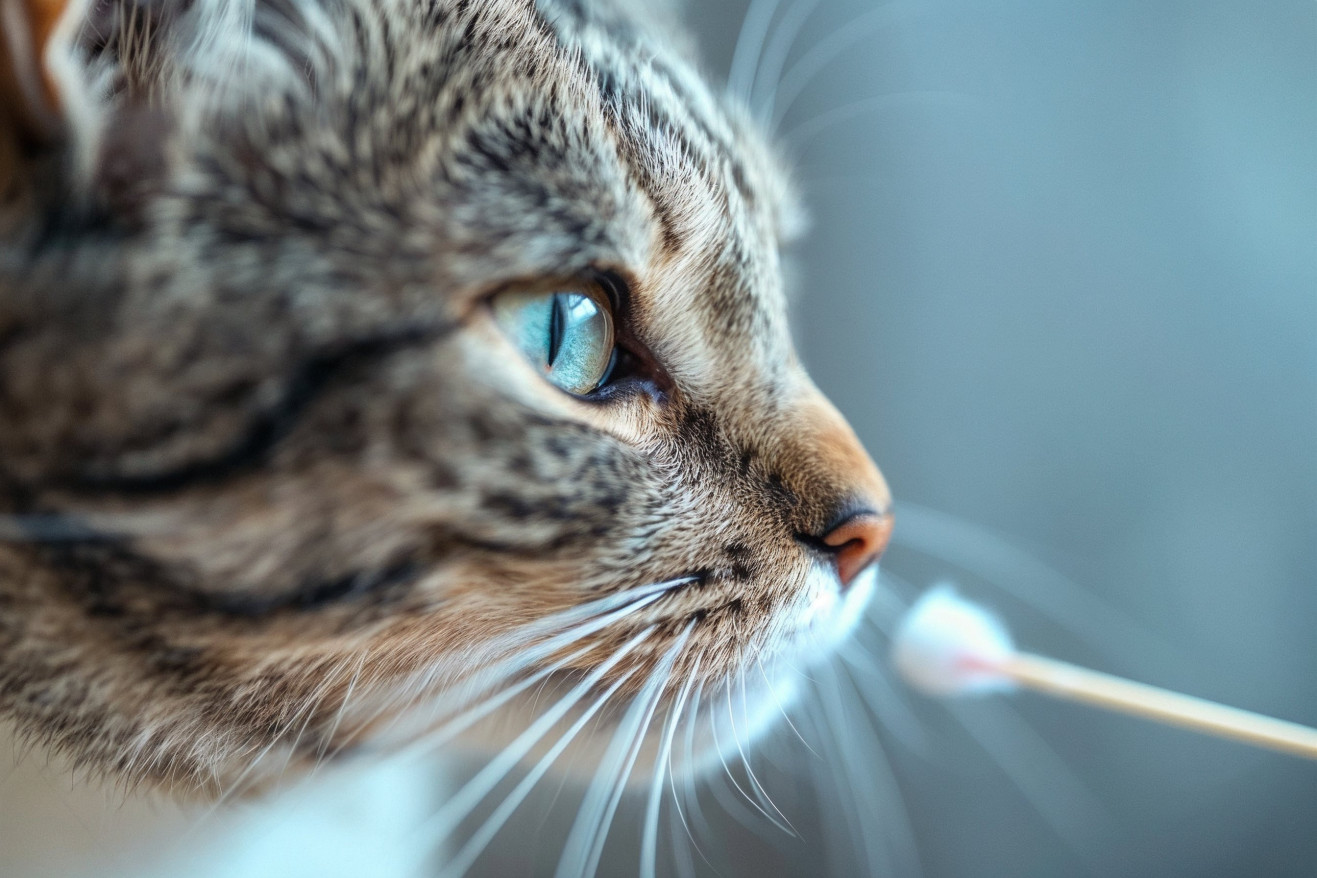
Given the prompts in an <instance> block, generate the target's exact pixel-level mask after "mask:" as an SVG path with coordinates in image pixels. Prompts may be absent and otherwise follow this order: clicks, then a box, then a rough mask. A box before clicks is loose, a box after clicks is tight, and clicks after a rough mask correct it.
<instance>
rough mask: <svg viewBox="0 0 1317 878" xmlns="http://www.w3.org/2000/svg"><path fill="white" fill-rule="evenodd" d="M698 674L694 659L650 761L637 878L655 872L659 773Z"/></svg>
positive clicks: (669, 753)
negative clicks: (650, 775) (650, 771)
mask: <svg viewBox="0 0 1317 878" xmlns="http://www.w3.org/2000/svg"><path fill="white" fill-rule="evenodd" d="M694 624H695V623H694V622H692V623H691V624H690V625H687V626H686V632H685V634H683V635H682V641H683V642H684V641H685V639H686V638H687V637H688V636H689V635H690V632H691V628H692V626H693V625H694ZM699 671H700V657H699V656H697V657H696V659H695V663H694V666H693V667H692V668H691V669H690V671H689V673H688V676H687V678H686V682H685V683H683V684H682V687H681V691H680V692H678V693H677V700H676V702H675V703H674V704H673V706H672V714H671V715H670V716H669V717H668V721H667V723H665V724H664V727H663V739H662V740H661V741H660V742H659V748H658V752H657V754H656V756H655V759H654V777H653V778H652V779H651V780H650V786H649V801H648V802H647V803H646V806H645V828H644V832H643V834H642V836H641V842H640V875H641V878H654V875H655V872H656V871H657V868H658V822H659V804H660V799H661V797H662V795H663V770H664V767H665V766H666V765H668V764H670V762H671V758H672V738H673V736H674V735H675V734H676V732H677V723H678V722H680V721H681V711H682V709H683V708H684V707H685V706H686V698H687V697H688V696H689V695H690V691H691V685H692V684H693V683H694V682H695V677H696V675H698V674H699Z"/></svg>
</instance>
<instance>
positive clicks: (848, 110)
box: [777, 89, 980, 154]
mask: <svg viewBox="0 0 1317 878" xmlns="http://www.w3.org/2000/svg"><path fill="white" fill-rule="evenodd" d="M934 105H941V106H946V107H952V108H955V109H959V110H965V109H971V110H978V109H980V104H979V103H978V102H977V101H975V100H974V99H972V98H970V97H968V96H967V95H964V94H960V93H957V92H950V91H939V90H935V89H914V90H910V91H898V92H889V93H887V94H881V95H874V96H873V97H868V98H860V99H859V100H855V101H850V102H848V103H845V104H842V105H841V106H840V107H834V108H832V109H830V110H825V111H824V112H822V113H818V114H817V115H814V116H812V117H810V118H809V119H806V120H805V121H804V122H801V123H799V124H797V125H796V126H795V127H794V128H791V129H788V130H787V131H785V132H783V133H782V134H780V135H779V136H778V138H777V139H778V142H779V143H781V144H782V145H783V146H784V147H785V148H786V149H787V150H788V151H790V152H791V153H793V154H794V153H799V152H800V151H801V150H802V149H803V148H804V146H805V145H806V144H807V143H809V141H811V140H813V139H814V138H815V137H817V136H818V135H820V134H822V133H823V132H824V131H826V130H828V129H829V128H831V127H832V126H833V125H838V124H840V123H842V122H848V121H850V120H852V119H858V118H860V117H862V116H864V115H866V114H868V113H871V112H874V111H875V110H890V109H894V108H898V107H915V108H918V109H926V108H928V107H930V106H934Z"/></svg>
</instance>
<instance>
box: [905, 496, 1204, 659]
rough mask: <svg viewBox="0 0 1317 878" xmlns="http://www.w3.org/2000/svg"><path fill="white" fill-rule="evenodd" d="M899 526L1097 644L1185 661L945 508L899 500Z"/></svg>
mask: <svg viewBox="0 0 1317 878" xmlns="http://www.w3.org/2000/svg"><path fill="white" fill-rule="evenodd" d="M900 516H901V526H900V527H898V528H897V529H896V530H895V531H894V532H893V540H894V541H895V542H896V543H897V544H898V545H901V546H904V547H906V548H908V549H912V550H914V551H916V552H919V553H920V554H923V555H927V556H928V557H930V558H935V559H937V560H939V561H943V562H945V563H948V564H952V565H955V566H956V567H959V568H960V569H962V570H965V571H968V572H970V573H973V574H974V575H975V576H977V577H979V578H981V579H982V580H983V581H984V582H986V583H988V584H990V585H992V586H993V587H995V588H997V589H999V590H1000V591H1001V592H1002V593H1003V594H1004V595H1006V596H1008V597H1010V598H1012V599H1014V600H1016V601H1019V602H1020V603H1021V605H1023V606H1025V607H1028V608H1029V609H1031V610H1033V611H1035V612H1040V613H1044V614H1046V615H1047V617H1049V618H1050V619H1051V620H1052V621H1054V622H1056V623H1057V624H1059V625H1062V626H1063V627H1065V629H1066V630H1067V631H1070V632H1072V633H1074V634H1076V635H1077V636H1079V637H1082V638H1083V639H1084V641H1085V642H1086V643H1088V644H1089V645H1090V646H1093V647H1095V648H1097V649H1099V650H1103V651H1104V652H1105V650H1106V646H1105V645H1106V644H1109V643H1111V642H1112V641H1113V637H1112V634H1113V632H1118V633H1119V634H1120V635H1121V636H1120V638H1117V639H1116V642H1120V643H1124V644H1127V645H1131V646H1133V647H1134V648H1136V649H1137V650H1138V651H1139V652H1140V653H1141V654H1143V655H1145V656H1149V657H1152V656H1156V660H1157V661H1159V662H1162V663H1164V664H1166V665H1169V666H1171V667H1180V668H1183V667H1185V664H1186V661H1187V660H1186V659H1185V657H1184V655H1183V653H1182V651H1181V650H1180V649H1178V648H1177V647H1176V646H1175V645H1174V644H1171V643H1168V642H1167V641H1166V640H1165V639H1163V638H1162V637H1161V636H1160V635H1158V634H1155V633H1152V632H1149V631H1148V630H1146V629H1144V628H1143V627H1142V626H1140V625H1139V624H1138V623H1137V622H1135V621H1134V620H1133V619H1132V618H1131V617H1129V616H1127V615H1125V614H1123V613H1121V612H1120V611H1118V610H1117V609H1115V608H1114V607H1112V606H1111V605H1110V604H1108V603H1106V602H1105V601H1102V600H1099V599H1098V598H1097V597H1096V596H1095V595H1094V594H1093V593H1092V592H1091V591H1090V590H1089V589H1086V588H1084V587H1083V586H1081V585H1079V584H1078V583H1077V582H1075V581H1074V580H1073V579H1071V578H1070V577H1068V576H1066V575H1065V574H1064V573H1061V572H1060V571H1059V570H1057V569H1055V568H1053V567H1051V566H1050V565H1048V564H1046V563H1045V562H1043V561H1040V560H1039V559H1038V558H1037V557H1035V556H1034V555H1032V554H1030V553H1029V552H1026V551H1024V550H1022V549H1020V548H1018V547H1017V546H1015V545H1012V543H1011V541H1010V540H1008V539H1007V538H1005V537H1003V536H1000V535H998V534H995V533H993V532H992V531H991V530H989V529H988V528H985V527H982V526H980V525H977V524H974V523H973V522H969V521H966V520H964V519H961V518H958V517H956V516H954V515H951V514H949V513H946V512H942V511H940V510H937V509H932V508H930V507H927V506H920V505H918V504H914V503H906V502H902V503H901V509H900Z"/></svg>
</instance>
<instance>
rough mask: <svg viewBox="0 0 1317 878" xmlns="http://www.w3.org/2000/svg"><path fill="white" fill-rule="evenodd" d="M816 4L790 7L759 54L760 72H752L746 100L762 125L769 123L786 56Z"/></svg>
mask: <svg viewBox="0 0 1317 878" xmlns="http://www.w3.org/2000/svg"><path fill="white" fill-rule="evenodd" d="M818 5H819V0H798V2H796V3H793V4H791V7H790V8H789V9H787V11H786V13H785V14H784V15H783V16H782V20H781V21H780V22H779V23H778V25H777V27H776V28H775V29H774V31H773V35H772V37H771V39H770V40H769V41H768V44H767V45H766V46H765V47H764V51H763V52H762V53H761V55H760V58H759V69H758V70H757V71H756V73H755V81H754V84H753V85H752V87H751V89H750V98H749V100H750V103H751V106H753V107H754V113H755V116H756V117H757V118H759V119H760V120H761V121H763V122H768V121H769V114H770V113H772V111H773V100H774V98H775V96H776V92H777V83H778V81H779V80H780V79H781V78H782V69H783V68H784V67H785V66H786V63H787V56H788V55H790V54H791V49H792V48H793V47H794V46H795V45H796V39H797V38H798V37H799V36H800V31H801V29H802V28H804V26H805V22H806V21H808V20H809V17H810V15H811V14H812V13H813V12H814V10H815V9H817V8H818ZM765 85H767V88H768V89H769V91H768V95H767V96H766V97H765V98H763V99H762V100H761V99H759V93H760V90H761V89H763V88H764V87H765Z"/></svg>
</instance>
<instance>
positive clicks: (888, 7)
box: [768, 2, 913, 131]
mask: <svg viewBox="0 0 1317 878" xmlns="http://www.w3.org/2000/svg"><path fill="white" fill-rule="evenodd" d="M911 9H913V7H912V6H911V4H909V3H896V2H888V3H887V4H885V5H883V6H879V7H878V8H877V9H871V10H869V11H868V12H866V13H864V14H863V15H860V16H857V17H855V18H853V19H851V20H850V21H848V22H846V24H844V25H843V26H841V27H839V28H837V29H836V30H834V31H833V32H832V33H830V34H828V35H827V36H825V37H824V38H823V39H821V40H819V41H818V42H817V43H815V44H814V45H813V46H811V47H810V48H809V50H808V51H806V52H805V53H803V54H802V55H801V56H800V58H799V59H797V60H796V63H795V64H792V65H791V67H790V68H789V69H788V70H787V71H786V72H785V73H783V74H782V75H781V77H780V78H779V79H778V81H777V87H776V88H774V89H773V94H772V95H771V97H770V99H769V103H768V109H769V110H770V111H771V114H770V115H769V117H768V124H769V130H770V131H776V130H777V127H778V126H779V125H780V124H782V119H783V118H784V117H785V116H786V114H787V113H788V112H790V111H791V108H792V107H793V106H794V105H795V103H796V101H797V100H798V99H799V98H800V95H801V94H802V93H803V92H804V91H805V89H806V88H807V87H808V86H809V84H810V83H811V82H813V81H814V77H816V76H818V75H819V74H820V73H822V72H823V70H824V69H826V68H827V66H828V65H829V64H831V63H833V62H834V61H836V60H837V58H838V57H839V56H840V55H841V54H842V52H844V51H846V49H848V48H850V47H851V46H853V45H855V44H856V43H858V42H859V41H860V40H862V39H864V38H865V37H868V36H869V35H870V34H872V33H873V32H874V31H875V30H878V29H879V28H880V27H883V26H884V25H887V24H890V23H891V22H892V21H893V20H895V19H896V18H897V16H898V14H904V13H908V12H910V11H911Z"/></svg>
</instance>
